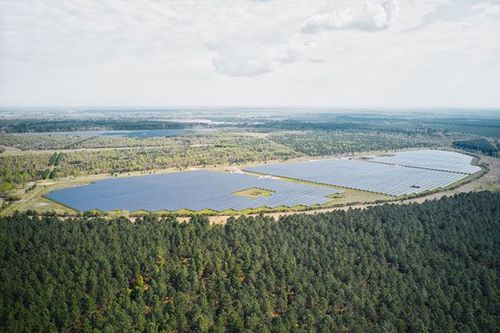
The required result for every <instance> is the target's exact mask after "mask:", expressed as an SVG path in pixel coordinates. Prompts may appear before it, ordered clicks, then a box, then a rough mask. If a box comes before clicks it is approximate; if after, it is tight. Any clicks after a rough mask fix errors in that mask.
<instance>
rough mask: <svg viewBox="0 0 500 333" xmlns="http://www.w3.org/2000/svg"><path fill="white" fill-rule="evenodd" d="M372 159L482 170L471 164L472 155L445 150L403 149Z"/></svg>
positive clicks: (471, 172) (474, 171) (433, 167)
mask: <svg viewBox="0 0 500 333" xmlns="http://www.w3.org/2000/svg"><path fill="white" fill-rule="evenodd" d="M370 161H372V162H378V163H388V164H394V165H402V166H410V167H417V168H425V169H431V170H441V171H451V172H460V173H467V174H473V173H476V172H478V171H481V168H480V167H478V166H476V165H471V162H472V156H469V155H465V154H460V153H456V152H451V151H443V150H412V151H403V152H397V153H394V154H391V155H389V156H387V155H386V156H370Z"/></svg>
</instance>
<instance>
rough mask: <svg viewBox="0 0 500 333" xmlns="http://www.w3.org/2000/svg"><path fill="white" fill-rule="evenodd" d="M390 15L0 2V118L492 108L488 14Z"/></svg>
mask: <svg viewBox="0 0 500 333" xmlns="http://www.w3.org/2000/svg"><path fill="white" fill-rule="evenodd" d="M367 1H371V2H370V3H366V2H367ZM461 4H462V5H461ZM396 5H397V2H394V1H388V0H385V1H384V0H291V1H290V0H272V1H262V0H261V1H250V0H196V1H177V0H175V1H174V0H162V1H158V0H134V1H124V0H51V1H39V0H22V1H14V0H12V1H8V0H0V105H9V104H18V105H19V104H21V105H22V104H30V105H37V104H73V105H74V104H94V105H99V104H111V105H152V104H154V105H222V104H231V105H236V104H242V105H251V104H261V105H262V104H268V105H270V104H272V105H291V104H302V105H307V104H314V105H343V106H356V105H365V106H369V105H407V106H421V105H428V106H430V105H458V106H459V105H475V106H480V105H490V106H491V105H500V95H499V94H498V91H497V90H498V88H497V87H498V86H500V56H499V55H500V40H499V39H498V36H500V20H498V13H499V10H498V5H499V2H498V0H481V2H474V0H405V1H400V11H398V6H396ZM398 12H399V14H398ZM318 13H323V14H318ZM334 14H335V15H334ZM314 17H315V19H314V20H313V19H312V18H314ZM396 17H397V21H395V19H396ZM429 17H430V18H429ZM308 18H310V20H308ZM305 21H308V22H310V23H307V28H304V29H305V30H304V31H306V32H312V31H314V32H318V31H323V30H324V31H327V32H328V33H303V32H302V30H301V27H302V26H303V23H304V22H305ZM313 23H314V24H313ZM304 25H306V24H304ZM387 27H390V28H389V29H385V28H387ZM367 31H377V33H367Z"/></svg>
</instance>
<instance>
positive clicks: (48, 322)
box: [0, 192, 500, 332]
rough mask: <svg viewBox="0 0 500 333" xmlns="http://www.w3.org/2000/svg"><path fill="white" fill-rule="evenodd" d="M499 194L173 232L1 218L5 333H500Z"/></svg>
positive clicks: (193, 225) (0, 319)
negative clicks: (499, 329)
mask: <svg viewBox="0 0 500 333" xmlns="http://www.w3.org/2000/svg"><path fill="white" fill-rule="evenodd" d="M499 250H500V194H498V193H497V194H494V193H491V192H479V193H469V194H460V195H456V196H454V197H445V198H443V199H441V200H439V201H429V202H426V203H423V204H420V205H417V204H412V205H383V206H377V207H373V208H370V209H367V210H359V209H356V210H352V209H350V210H348V211H336V212H330V213H323V214H316V215H304V214H301V215H293V216H287V217H283V218H281V219H280V220H279V221H275V220H273V219H271V218H268V217H263V216H258V217H242V218H239V219H233V218H231V219H230V220H229V221H228V222H227V224H225V225H211V224H209V223H208V221H207V219H206V218H204V217H193V218H192V219H191V221H190V222H188V223H178V222H177V221H176V220H175V219H174V218H173V217H164V218H158V217H154V216H146V217H143V218H139V219H137V220H136V221H135V223H131V222H130V221H129V220H127V219H125V218H118V219H113V220H105V219H100V218H83V217H82V218H77V219H69V220H60V219H59V218H57V217H54V216H43V217H39V216H36V215H34V214H31V215H30V214H15V215H13V216H10V217H3V218H0V278H1V281H2V287H1V288H0V331H4V332H49V331H54V332H55V331H60V332H96V331H102V332H443V331H455V332H495V331H497V330H498V327H500V313H499V312H498V309H500V297H499V296H500V295H499V293H498V291H499V286H500V283H499V282H500V281H499V268H500V262H499V261H498V253H499Z"/></svg>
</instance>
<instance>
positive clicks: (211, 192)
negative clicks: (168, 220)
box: [46, 171, 341, 211]
mask: <svg viewBox="0 0 500 333" xmlns="http://www.w3.org/2000/svg"><path fill="white" fill-rule="evenodd" d="M248 188H262V189H266V190H270V191H273V192H274V193H273V194H272V195H270V196H261V197H255V198H252V197H245V196H240V195H236V194H235V192H238V191H242V190H245V189H248ZM337 193H341V191H338V190H335V189H332V188H327V187H320V186H310V185H304V184H298V183H294V182H288V181H283V180H276V179H271V178H263V177H257V176H253V175H248V174H239V173H233V174H230V173H224V172H214V171H188V172H175V173H166V174H158V175H148V176H137V177H126V178H115V179H107V180H100V181H97V182H95V183H92V184H88V185H83V186H78V187H72V188H66V189H61V190H57V191H54V192H51V193H49V194H48V195H46V197H48V198H49V199H52V200H54V201H57V202H60V203H62V204H64V205H66V206H68V207H72V208H74V209H77V210H79V211H88V210H93V209H99V210H102V211H112V210H116V209H122V210H129V211H136V210H147V211H159V210H170V211H177V210H180V209H189V210H193V211H199V210H204V209H213V210H216V211H223V210H227V209H234V210H243V209H247V208H260V207H270V208H275V207H279V206H288V207H292V206H296V205H305V206H311V205H314V204H324V203H326V202H328V201H331V200H332V199H331V198H328V197H327V196H329V195H332V194H337Z"/></svg>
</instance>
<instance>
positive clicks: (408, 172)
mask: <svg viewBox="0 0 500 333" xmlns="http://www.w3.org/2000/svg"><path fill="white" fill-rule="evenodd" d="M246 170H247V171H251V172H258V173H263V174H269V175H274V176H281V177H288V178H295V179H302V180H307V181H311V182H316V183H322V184H330V185H337V186H343V187H348V188H353V189H359V190H364V191H370V192H377V193H383V194H388V195H392V196H400V195H404V194H412V193H421V192H425V191H428V190H433V189H437V188H442V187H446V186H448V185H450V184H452V183H454V182H456V181H458V180H460V179H462V178H464V177H466V175H465V174H461V173H456V172H444V171H436V170H430V169H422V168H410V167H403V166H397V165H390V164H382V163H370V162H366V161H363V160H345V159H343V160H339V159H335V160H318V161H307V162H290V163H277V164H268V165H260V166H255V167H249V168H247V169H246Z"/></svg>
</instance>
